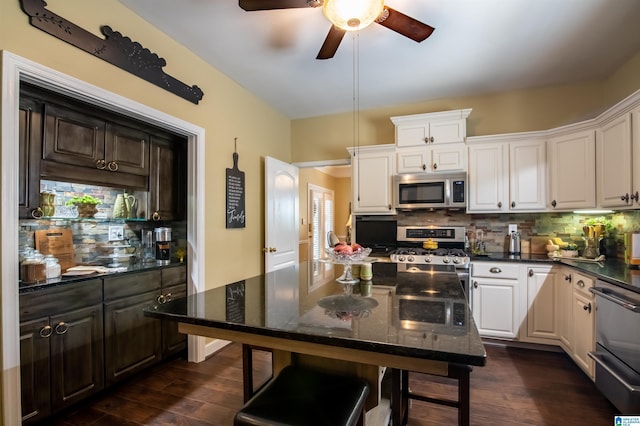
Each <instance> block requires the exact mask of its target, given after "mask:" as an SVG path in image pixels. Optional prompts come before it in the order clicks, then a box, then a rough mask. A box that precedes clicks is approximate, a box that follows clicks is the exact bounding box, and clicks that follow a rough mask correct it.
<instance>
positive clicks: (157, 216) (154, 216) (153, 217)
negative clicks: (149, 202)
mask: <svg viewBox="0 0 640 426" xmlns="http://www.w3.org/2000/svg"><path fill="white" fill-rule="evenodd" d="M151 219H153V220H155V221H158V220H160V213H158V212H157V211H155V212H153V214H152V215H151Z"/></svg>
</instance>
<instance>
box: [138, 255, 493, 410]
mask: <svg viewBox="0 0 640 426" xmlns="http://www.w3.org/2000/svg"><path fill="white" fill-rule="evenodd" d="M309 267H311V265H310V264H308V263H306V262H303V263H300V264H299V265H295V266H292V267H289V268H285V269H281V270H278V271H275V272H271V273H268V274H264V275H259V276H256V277H252V278H249V279H246V280H242V281H239V282H235V283H230V284H228V285H225V286H222V287H218V288H215V289H211V290H207V291H205V292H202V293H197V294H194V295H191V296H188V297H186V298H181V299H177V300H174V301H171V302H169V303H165V304H162V305H158V306H156V307H152V308H148V309H146V310H145V315H147V316H151V317H156V318H160V319H164V320H173V321H177V322H178V323H179V330H180V331H181V332H183V333H185V334H193V335H200V336H207V337H212V338H218V339H224V340H230V341H235V342H240V343H243V344H247V345H253V346H258V347H263V348H269V349H271V350H273V367H274V374H277V373H278V372H279V371H280V369H282V368H283V367H284V366H285V365H287V364H289V363H293V362H300V363H307V364H313V365H316V366H318V365H322V366H324V367H325V368H326V367H327V366H330V368H331V369H338V370H340V371H342V372H346V373H348V374H351V372H352V373H353V374H356V375H359V376H362V377H365V378H367V379H368V380H369V382H370V385H371V388H372V392H371V394H370V398H369V400H368V401H367V409H371V408H374V407H375V406H377V405H378V404H379V402H380V386H379V384H380V376H381V371H382V370H383V369H384V368H385V367H388V368H390V369H394V370H405V371H417V372H423V373H427V374H436V375H440V376H447V375H448V371H449V367H450V366H451V365H469V366H482V365H484V364H485V362H486V352H485V349H484V346H483V344H482V341H481V339H480V336H479V334H478V330H477V328H476V326H475V323H474V321H473V317H472V315H471V312H470V311H469V308H468V304H467V302H466V299H465V295H464V292H463V291H462V287H461V285H460V281H459V279H458V276H457V274H456V273H455V270H454V269H453V268H452V267H448V266H445V267H438V268H436V267H433V268H424V265H423V268H421V269H420V270H418V271H414V272H407V271H404V272H398V271H397V265H395V264H385V265H384V267H383V268H376V269H375V270H374V276H373V280H372V281H368V282H367V281H363V282H360V283H359V284H356V285H355V287H354V289H353V290H354V291H353V293H354V294H353V295H352V296H346V295H345V294H344V292H343V289H342V287H341V286H340V285H338V284H337V283H335V282H333V281H332V282H329V283H327V284H325V285H323V286H322V287H320V288H319V289H317V290H315V291H312V292H309V291H308V290H307V289H308V284H307V281H308V280H307V278H306V277H307V276H308V273H307V271H308V269H307V268H309ZM398 385H399V384H398ZM394 386H395V385H394ZM392 393H393V391H392ZM396 402H397V401H396ZM394 404H395V403H394V402H393V401H392V406H393V405H394ZM395 406H396V408H395V409H396V410H397V404H396V405H395ZM392 408H393V407H392ZM394 415H396V413H394Z"/></svg>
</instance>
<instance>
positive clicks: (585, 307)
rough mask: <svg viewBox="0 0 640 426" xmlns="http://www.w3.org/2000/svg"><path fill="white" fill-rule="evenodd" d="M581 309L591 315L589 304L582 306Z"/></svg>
mask: <svg viewBox="0 0 640 426" xmlns="http://www.w3.org/2000/svg"><path fill="white" fill-rule="evenodd" d="M582 309H584V310H585V311H588V312H589V313H591V302H589V304H588V305H584V306H583V307H582Z"/></svg>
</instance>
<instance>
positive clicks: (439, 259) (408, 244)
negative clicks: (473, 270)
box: [390, 226, 469, 269]
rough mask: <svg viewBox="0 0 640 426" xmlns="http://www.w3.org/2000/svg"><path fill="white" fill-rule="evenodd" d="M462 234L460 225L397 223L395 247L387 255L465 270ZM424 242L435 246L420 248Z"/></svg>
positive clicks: (400, 261) (463, 238)
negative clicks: (408, 224) (406, 224)
mask: <svg viewBox="0 0 640 426" xmlns="http://www.w3.org/2000/svg"><path fill="white" fill-rule="evenodd" d="M465 234H466V230H465V228H464V227H462V226H451V227H439V226H398V228H397V237H396V239H397V243H398V248H397V249H396V250H395V251H394V252H393V253H392V254H391V255H390V258H391V261H392V262H394V263H417V264H420V263H422V264H425V263H427V264H431V265H454V266H455V267H456V269H469V256H467V253H466V252H465V251H464V243H465ZM425 243H426V245H427V246H430V245H431V246H434V245H436V246H437V248H424V245H425Z"/></svg>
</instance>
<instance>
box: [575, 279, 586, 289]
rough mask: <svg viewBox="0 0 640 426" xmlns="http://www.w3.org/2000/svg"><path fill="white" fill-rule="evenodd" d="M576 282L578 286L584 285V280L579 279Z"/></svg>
mask: <svg viewBox="0 0 640 426" xmlns="http://www.w3.org/2000/svg"><path fill="white" fill-rule="evenodd" d="M576 284H577V285H578V287H584V281H582V280H578V282H577V283H576Z"/></svg>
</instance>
